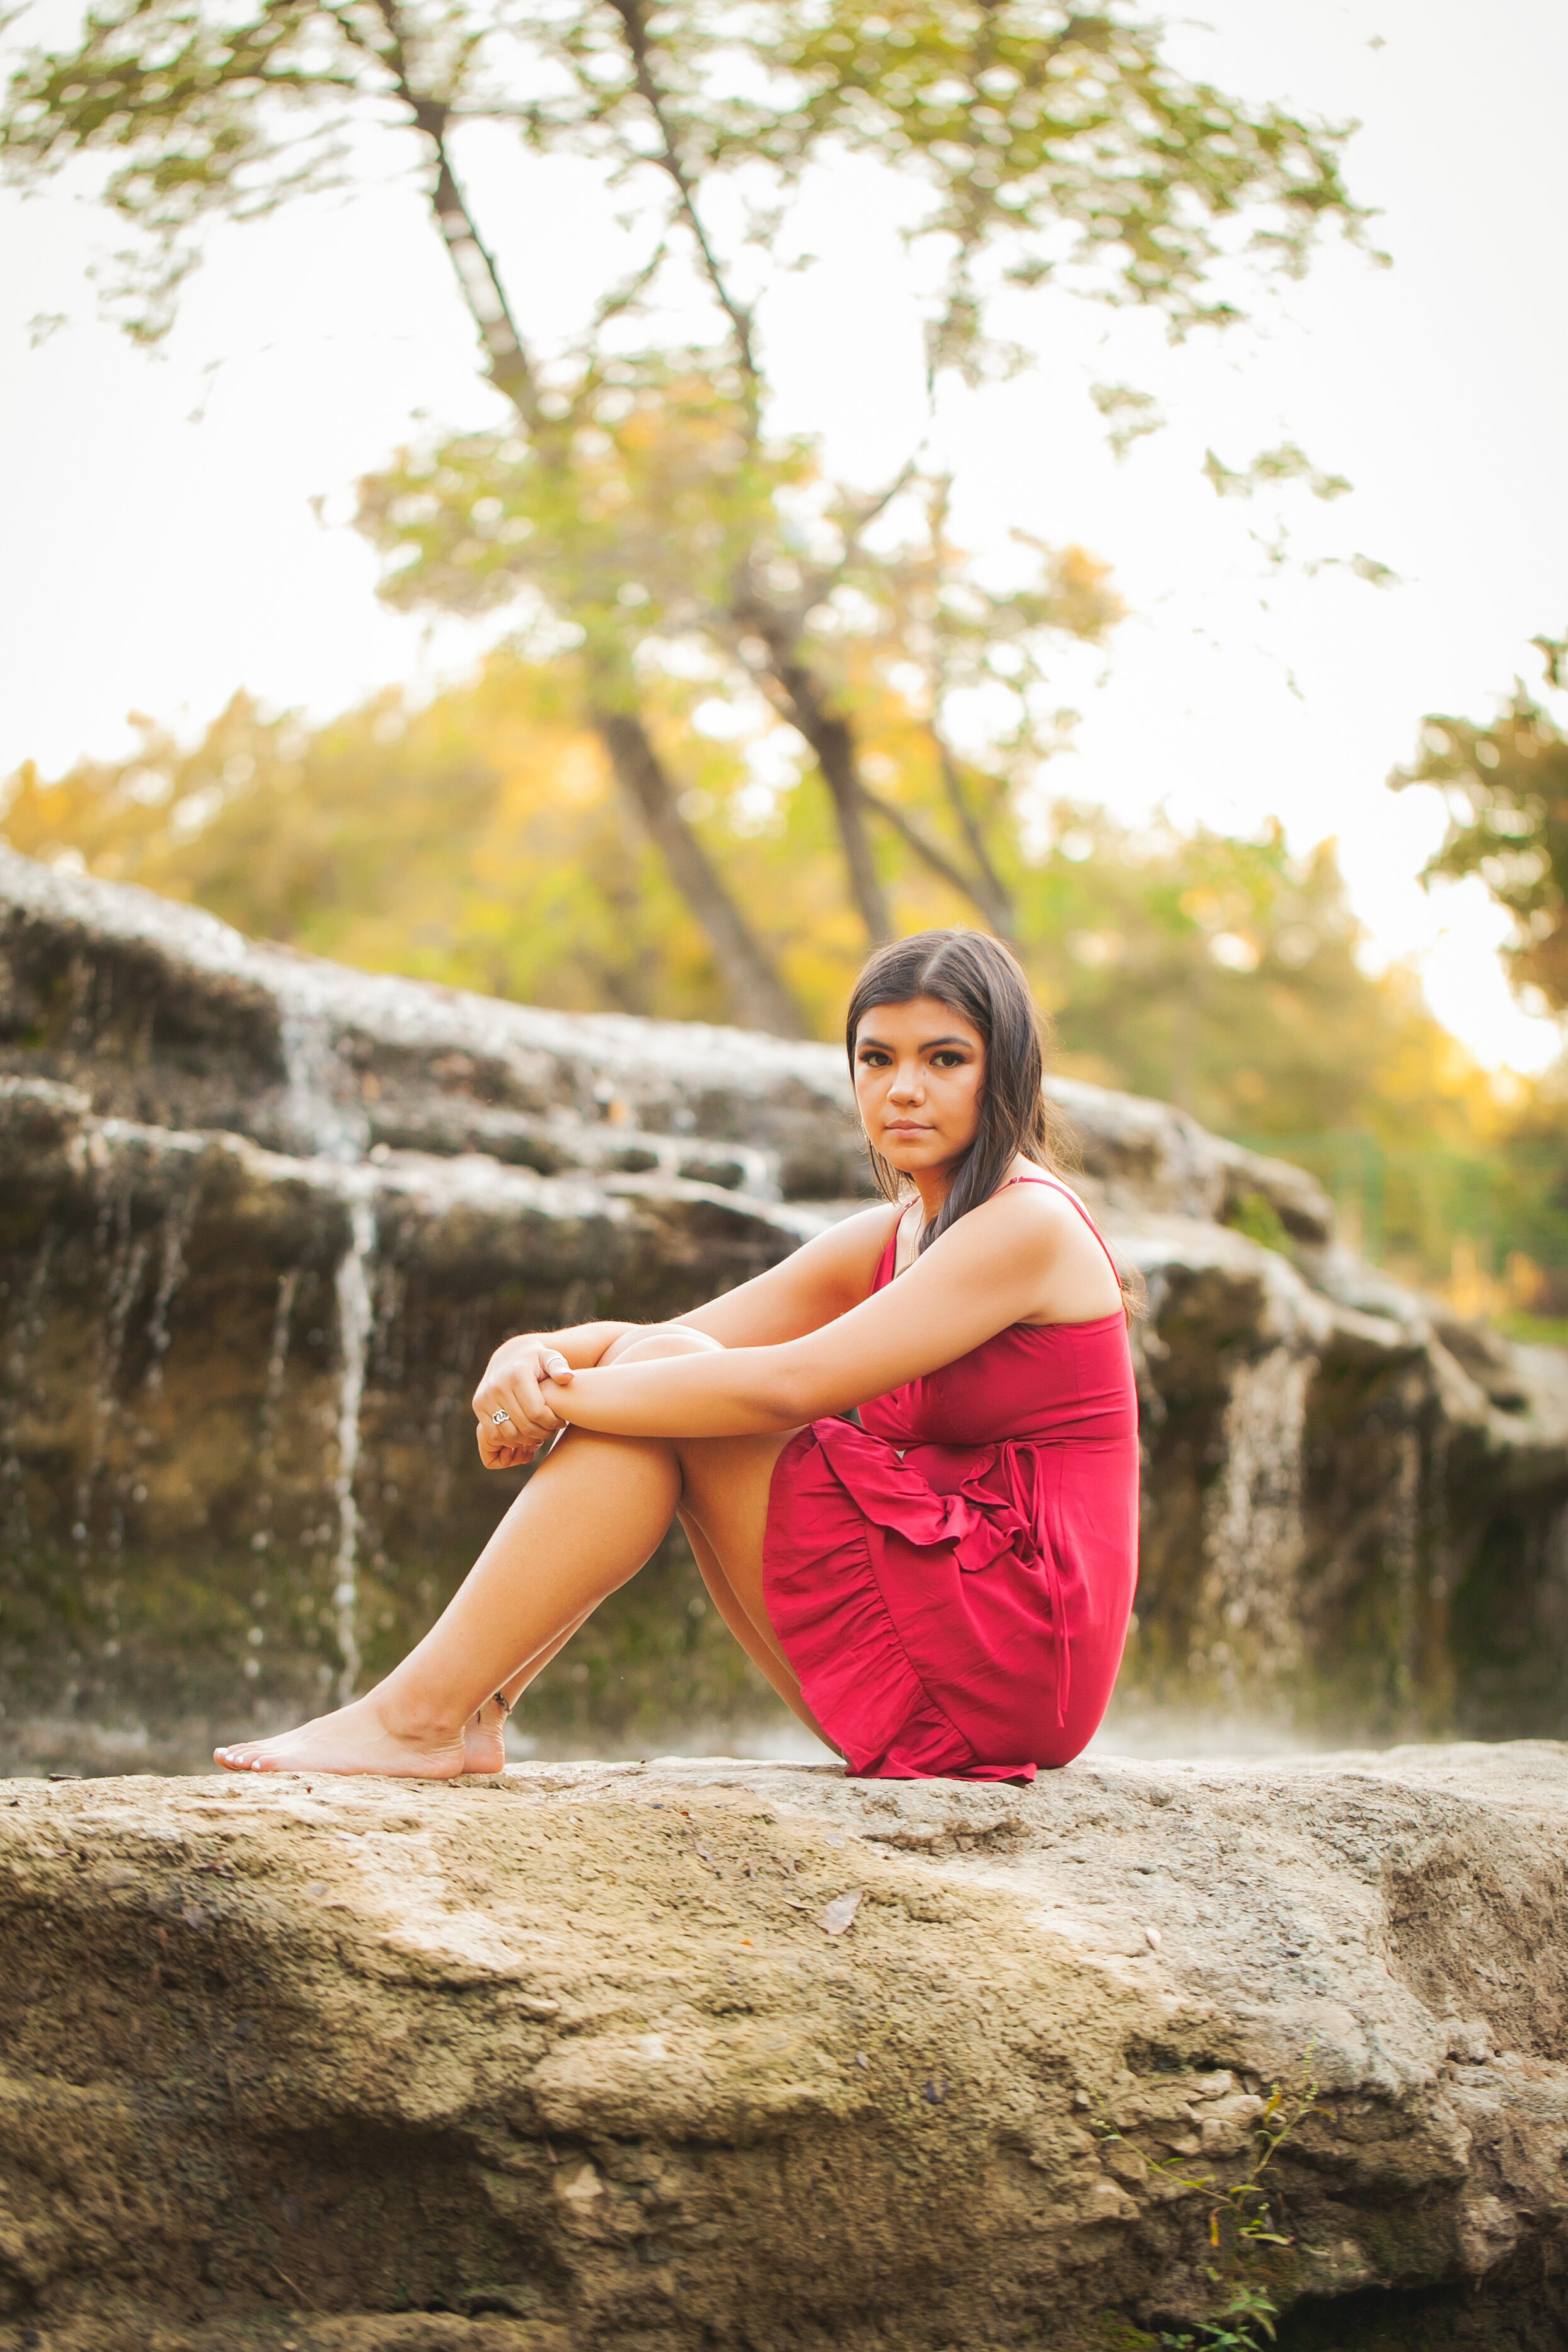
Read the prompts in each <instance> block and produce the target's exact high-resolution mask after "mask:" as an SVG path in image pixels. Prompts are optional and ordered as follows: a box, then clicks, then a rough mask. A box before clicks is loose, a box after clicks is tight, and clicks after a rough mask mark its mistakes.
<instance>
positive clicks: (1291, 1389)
mask: <svg viewBox="0 0 1568 2352" xmlns="http://www.w3.org/2000/svg"><path fill="white" fill-rule="evenodd" d="M1316 1369H1317V1361H1316V1359H1315V1358H1314V1357H1311V1356H1299V1355H1296V1354H1293V1353H1292V1351H1291V1350H1290V1349H1289V1348H1285V1347H1279V1348H1271V1349H1269V1350H1268V1354H1267V1355H1263V1356H1258V1357H1257V1358H1255V1359H1254V1360H1252V1361H1251V1362H1247V1363H1243V1364H1240V1365H1238V1367H1237V1370H1236V1372H1235V1375H1234V1377H1233V1378H1232V1381H1231V1387H1230V1395H1229V1398H1228V1399H1227V1401H1226V1409H1225V1423H1224V1431H1223V1443H1224V1446H1225V1467H1224V1469H1223V1471H1222V1472H1221V1475H1220V1477H1219V1479H1218V1481H1217V1483H1216V1486H1215V1490H1214V1492H1213V1493H1212V1495H1211V1496H1210V1499H1209V1507H1208V1510H1207V1513H1206V1515H1205V1516H1206V1517H1207V1522H1208V1524H1207V1528H1206V1531H1205V1546H1204V1549H1205V1554H1206V1556H1207V1559H1208V1564H1209V1567H1208V1575H1207V1577H1206V1578H1205V1585H1204V1593H1205V1601H1207V1602H1208V1604H1209V1607H1208V1612H1207V1613H1208V1619H1209V1623H1210V1625H1211V1626H1213V1627H1215V1634H1216V1638H1215V1640H1214V1641H1213V1643H1212V1646H1211V1647H1210V1649H1209V1651H1208V1654H1207V1658H1206V1660H1205V1661H1203V1663H1205V1664H1212V1665H1215V1666H1217V1667H1218V1668H1219V1669H1220V1675H1221V1680H1222V1681H1223V1682H1224V1684H1225V1685H1226V1689H1227V1691H1229V1693H1230V1694H1231V1695H1232V1696H1240V1695H1241V1692H1242V1689H1243V1687H1244V1685H1243V1671H1244V1670H1245V1671H1246V1672H1248V1673H1250V1674H1252V1675H1261V1676H1263V1677H1264V1678H1265V1679H1266V1680H1268V1681H1270V1682H1273V1681H1277V1680H1278V1679H1279V1676H1280V1675H1283V1674H1285V1673H1287V1672H1289V1668H1290V1667H1291V1666H1292V1665H1293V1664H1294V1663H1295V1661H1296V1658H1297V1656H1298V1654H1299V1651H1300V1633H1299V1630H1298V1623H1297V1620H1298V1614H1299V1612H1298V1609H1297V1605H1296V1603H1297V1594H1296V1571H1297V1570H1298V1569H1299V1567H1300V1561H1301V1554H1302V1551H1303V1549H1304V1546H1305V1538H1304V1532H1303V1528H1302V1521H1301V1444H1302V1436H1303V1432H1304V1430H1305V1426H1306V1418H1307V1391H1308V1388H1309V1386H1310V1381H1311V1378H1312V1374H1313V1372H1314V1371H1315V1370H1316Z"/></svg>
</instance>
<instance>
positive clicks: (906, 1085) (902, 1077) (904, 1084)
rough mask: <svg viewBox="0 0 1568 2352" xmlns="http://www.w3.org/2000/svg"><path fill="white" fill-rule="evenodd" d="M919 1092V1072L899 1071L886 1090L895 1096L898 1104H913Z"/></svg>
mask: <svg viewBox="0 0 1568 2352" xmlns="http://www.w3.org/2000/svg"><path fill="white" fill-rule="evenodd" d="M888 1092H889V1095H896V1096H897V1097H898V1098H899V1100H900V1102H913V1101H914V1100H915V1098H916V1097H917V1096H918V1095H919V1094H920V1093H921V1074H920V1072H919V1070H900V1072H899V1074H898V1076H897V1077H896V1078H895V1079H894V1080H893V1083H892V1085H891V1086H890V1087H889V1088H888Z"/></svg>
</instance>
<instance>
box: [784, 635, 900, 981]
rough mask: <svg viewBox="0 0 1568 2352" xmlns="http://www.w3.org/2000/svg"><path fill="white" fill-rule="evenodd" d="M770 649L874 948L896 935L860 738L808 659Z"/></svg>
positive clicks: (789, 715)
mask: <svg viewBox="0 0 1568 2352" xmlns="http://www.w3.org/2000/svg"><path fill="white" fill-rule="evenodd" d="M769 649H770V651H772V652H773V677H774V679H775V680H776V681H777V684H778V686H779V688H780V689H781V694H780V699H781V704H782V707H783V709H784V715H785V717H786V718H787V719H789V721H790V724H791V725H792V726H793V727H796V728H798V729H799V730H800V732H801V733H802V734H803V735H804V736H805V740H806V741H807V742H808V743H809V744H810V746H811V748H812V751H814V752H815V754H816V764H817V766H818V768H819V769H820V770H821V772H822V781H823V782H824V783H825V784H826V786H827V789H828V792H829V793H830V794H831V796H832V800H833V814H834V816H835V817H836V819H837V824H838V838H839V841H840V842H841V844H842V845H843V849H844V863H845V866H846V868H847V873H848V877H849V895H850V897H851V898H853V899H854V901H855V906H856V909H857V911H858V914H859V917H860V920H861V921H862V922H863V923H864V924H865V926H866V936H867V938H868V940H870V942H871V945H872V946H873V947H880V946H881V944H882V941H883V940H890V939H891V938H892V936H893V919H892V915H891V913H890V912H889V907H888V900H887V896H886V893H885V892H884V890H883V888H882V883H881V877H879V874H878V872H877V865H876V860H875V858H874V857H873V856H872V855H871V836H870V835H869V834H868V832H867V830H866V806H867V803H866V794H865V791H864V789H863V787H862V785H861V782H860V778H859V775H858V772H857V770H856V765H855V739H854V737H853V735H851V733H850V731H849V724H848V721H847V719H838V718H836V717H834V715H833V714H832V712H830V711H829V710H828V709H827V708H826V703H825V702H824V699H823V696H822V692H821V689H820V688H819V687H818V685H817V683H816V679H815V678H814V677H812V675H811V672H810V671H809V670H808V669H807V668H806V667H805V664H804V663H802V662H798V661H794V660H791V659H790V658H789V657H788V656H784V658H782V659H781V658H780V657H779V655H778V653H777V651H776V650H775V649H774V648H773V646H771V645H770V648H769Z"/></svg>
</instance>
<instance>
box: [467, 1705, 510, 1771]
mask: <svg viewBox="0 0 1568 2352" xmlns="http://www.w3.org/2000/svg"><path fill="white" fill-rule="evenodd" d="M506 1717H507V1711H506V1709H505V1707H503V1706H498V1705H497V1704H496V1702H495V1700H494V1699H493V1698H488V1699H486V1701H485V1703H484V1705H483V1706H481V1707H480V1708H479V1712H478V1713H477V1714H475V1715H470V1716H469V1717H468V1721H467V1723H465V1724H464V1726H463V1769H464V1771H465V1772H504V1771H505V1770H506Z"/></svg>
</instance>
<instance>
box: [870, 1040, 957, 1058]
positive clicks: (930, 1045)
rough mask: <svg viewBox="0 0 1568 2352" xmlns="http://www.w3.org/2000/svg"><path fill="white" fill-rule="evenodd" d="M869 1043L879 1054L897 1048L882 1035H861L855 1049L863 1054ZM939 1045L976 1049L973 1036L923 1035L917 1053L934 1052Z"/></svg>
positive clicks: (887, 1052) (916, 1048) (891, 1051)
mask: <svg viewBox="0 0 1568 2352" xmlns="http://www.w3.org/2000/svg"><path fill="white" fill-rule="evenodd" d="M868 1045H874V1046H875V1047H876V1049H877V1051H878V1052H879V1054H891V1053H893V1052H894V1051H895V1050H896V1048H895V1047H893V1046H891V1045H885V1044H884V1043H883V1041H882V1039H881V1038H880V1037H861V1038H859V1039H858V1040H857V1043H856V1046H855V1051H856V1052H857V1053H858V1054H863V1053H864V1052H865V1050H866V1048H867V1046H868ZM939 1045H962V1046H963V1050H964V1052H965V1053H966V1054H968V1053H973V1050H974V1040H973V1037H922V1038H921V1042H920V1044H919V1045H917V1046H916V1047H915V1051H916V1053H917V1054H934V1053H935V1051H936V1049H937V1047H938V1046H939Z"/></svg>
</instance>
